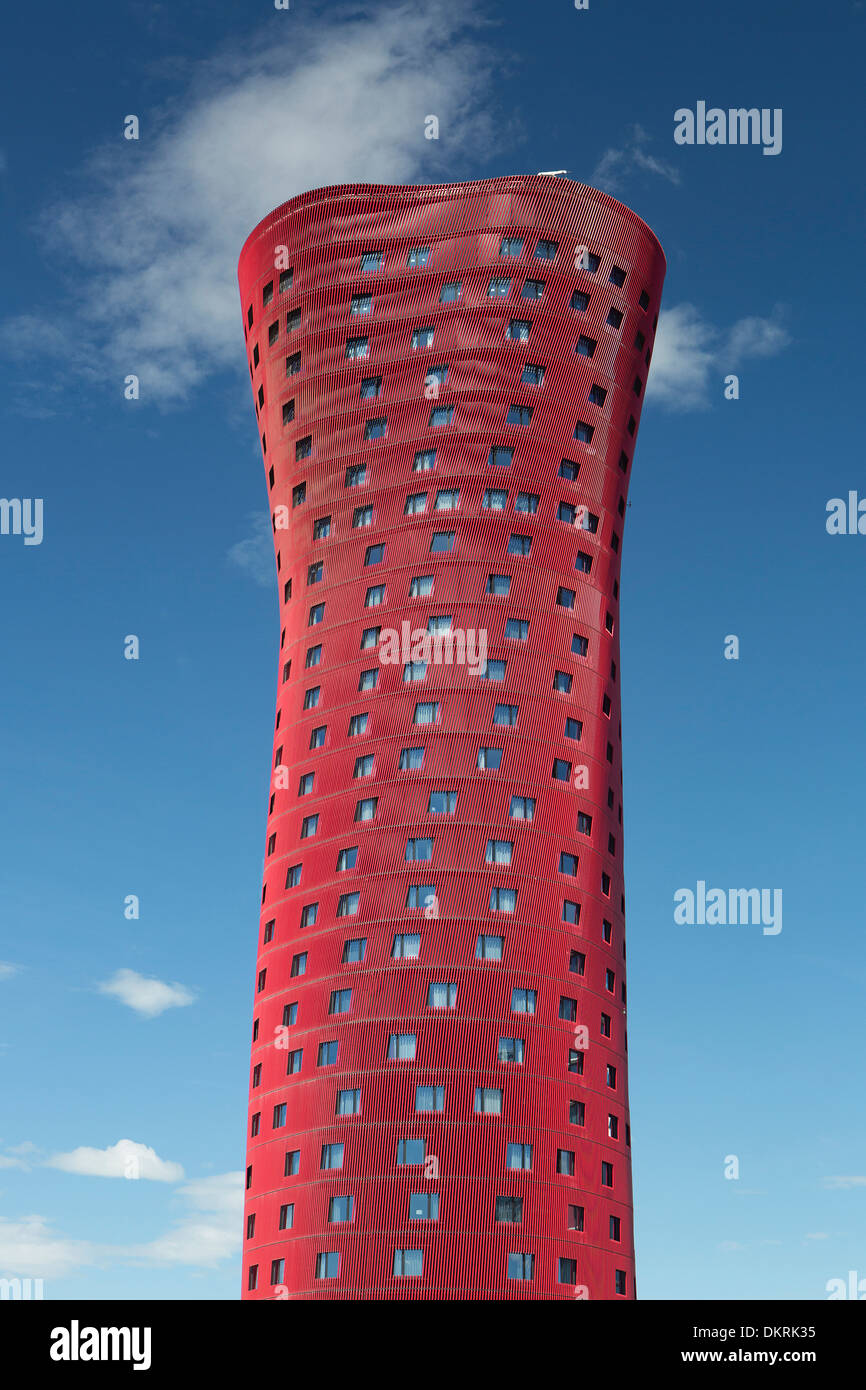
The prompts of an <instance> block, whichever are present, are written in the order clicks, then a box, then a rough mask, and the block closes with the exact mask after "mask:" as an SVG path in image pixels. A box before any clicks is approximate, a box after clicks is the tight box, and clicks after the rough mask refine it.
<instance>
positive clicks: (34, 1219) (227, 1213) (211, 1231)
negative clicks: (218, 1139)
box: [0, 1172, 244, 1280]
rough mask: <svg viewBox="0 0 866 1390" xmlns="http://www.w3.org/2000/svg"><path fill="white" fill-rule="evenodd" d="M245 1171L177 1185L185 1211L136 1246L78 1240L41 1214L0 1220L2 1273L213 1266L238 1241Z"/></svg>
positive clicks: (40, 1275) (59, 1274)
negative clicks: (150, 1238)
mask: <svg viewBox="0 0 866 1390" xmlns="http://www.w3.org/2000/svg"><path fill="white" fill-rule="evenodd" d="M243 1197H244V1192H243V1174H242V1173H240V1172H235V1173H219V1174H216V1175H214V1176H212V1177H207V1178H198V1179H193V1180H191V1181H190V1182H188V1183H185V1184H184V1186H183V1187H179V1188H178V1189H177V1192H176V1198H177V1200H179V1201H180V1202H182V1203H183V1204H184V1206H185V1207H186V1211H185V1212H183V1213H182V1214H181V1215H180V1216H178V1217H177V1218H176V1219H175V1220H174V1222H173V1223H172V1225H171V1226H170V1227H169V1229H168V1230H167V1231H166V1232H165V1233H164V1234H163V1235H160V1236H157V1237H156V1239H155V1240H152V1241H147V1242H145V1243H143V1244H137V1245H110V1244H100V1243H98V1242H96V1241H91V1240H77V1239H74V1238H72V1237H70V1236H67V1235H64V1234H63V1233H62V1232H60V1231H57V1230H56V1229H55V1228H54V1226H53V1225H52V1223H51V1222H50V1221H49V1219H48V1218H47V1217H45V1216H42V1215H28V1216H21V1217H17V1218H15V1219H12V1220H8V1219H5V1218H0V1273H2V1275H3V1277H4V1278H18V1279H32V1278H36V1279H46V1280H51V1279H62V1278H66V1277H68V1276H70V1275H73V1274H75V1273H77V1272H78V1271H79V1270H80V1269H82V1268H84V1267H87V1266H94V1265H99V1266H102V1267H111V1266H112V1265H130V1264H136V1265H141V1264H144V1265H154V1266H159V1265H187V1266H189V1267H190V1268H194V1269H213V1268H214V1267H215V1266H216V1265H218V1264H219V1262H220V1261H222V1260H225V1259H231V1258H235V1257H236V1256H237V1252H238V1251H239V1249H240V1245H241V1218H242V1213H243Z"/></svg>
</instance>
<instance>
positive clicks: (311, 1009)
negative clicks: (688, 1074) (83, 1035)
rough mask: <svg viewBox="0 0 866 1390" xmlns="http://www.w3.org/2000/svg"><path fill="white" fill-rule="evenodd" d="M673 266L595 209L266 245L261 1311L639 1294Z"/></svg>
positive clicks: (485, 188) (427, 213)
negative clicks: (645, 541) (667, 311)
mask: <svg viewBox="0 0 866 1390" xmlns="http://www.w3.org/2000/svg"><path fill="white" fill-rule="evenodd" d="M664 264H665V263H664V256H663V254H662V251H661V247H660V246H659V243H658V241H657V240H656V238H655V237H654V235H653V234H652V232H651V231H650V230H649V228H648V227H647V226H646V225H645V224H644V223H643V222H642V221H641V220H640V219H639V218H638V217H637V216H635V214H634V213H632V212H631V211H629V209H627V208H625V207H624V206H623V205H622V204H620V203H618V202H616V201H615V200H614V199H612V198H610V197H608V196H607V195H606V194H603V193H600V192H597V191H596V190H594V189H591V188H588V187H586V186H585V185H581V184H577V183H574V182H571V181H570V180H566V179H558V178H551V177H544V176H535V177H530V176H514V177H508V178H497V179H489V180H484V181H482V182H477V183H464V184H446V185H433V186H415V185H413V186H396V187H390V186H378V185H340V186H338V187H332V188H325V189H319V190H316V191H314V192H310V193H306V194H304V195H302V196H300V197H297V198H293V199H292V200H291V201H290V202H287V203H285V204H284V205H283V206H281V207H280V208H278V209H277V210H276V211H275V212H273V213H272V214H271V215H270V216H268V217H266V218H265V219H264V221H263V222H262V223H261V224H260V225H259V226H258V227H257V228H256V229H255V231H254V232H253V233H252V234H251V235H250V237H249V238H248V240H247V242H246V243H245V245H244V248H243V251H242V253H241V258H240V267H239V279H240V290H241V298H242V310H243V322H244V333H245V339H246V346H247V357H248V363H249V370H250V377H251V381H252V388H253V395H254V401H255V409H256V415H257V419H258V427H259V434H260V436H261V446H262V450H263V455H264V466H265V472H266V475H267V485H268V497H269V501H270V509H271V515H272V522H273V530H274V543H275V552H276V569H277V582H278V586H279V597H280V651H279V673H278V694H277V714H276V728H275V733H274V748H273V760H272V772H271V786H270V793H269V795H270V802H269V813H268V822H267V841H266V843H267V853H266V858H265V869H264V886H263V891H262V904H261V919H260V924H259V933H258V956H257V964H256V972H257V975H256V989H255V1004H254V1023H253V1041H252V1058H251V1084H250V1106H249V1117H248V1127H247V1134H248V1139H247V1144H248V1152H247V1165H248V1166H247V1173H246V1215H245V1242H244V1262H243V1293H244V1297H246V1298H251V1299H274V1298H303V1299H317V1298H336V1299H371V1298H372V1299H404V1298H410V1299H412V1298H414V1299H419V1298H420V1299H450V1298H455V1299H503V1298H518V1299H520V1298H529V1299H557V1298H565V1299H575V1298H577V1299H582V1298H590V1299H630V1298H633V1297H634V1295H635V1282H634V1249H633V1234H632V1186H631V1135H630V1129H629V1110H628V1091H627V1072H628V1067H627V1055H626V1047H627V1043H626V970H625V920H624V919H625V899H624V889H623V867H622V866H623V826H622V759H621V748H622V743H621V727H620V695H619V691H620V657H619V598H620V595H619V573H620V562H621V556H622V537H623V529H624V524H625V510H626V500H627V490H628V484H629V479H630V476H631V467H632V458H633V453H634V447H635V442H636V436H637V427H638V421H639V419H640V411H641V405H642V401H643V396H644V390H645V386H646V379H647V372H648V368H649V362H650V357H651V354H652V348H653V341H654V336H655V330H656V325H657V322H658V311H659V300H660V296H661V288H662V280H663V278H664Z"/></svg>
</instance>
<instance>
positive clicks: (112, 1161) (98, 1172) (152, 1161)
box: [45, 1139, 183, 1182]
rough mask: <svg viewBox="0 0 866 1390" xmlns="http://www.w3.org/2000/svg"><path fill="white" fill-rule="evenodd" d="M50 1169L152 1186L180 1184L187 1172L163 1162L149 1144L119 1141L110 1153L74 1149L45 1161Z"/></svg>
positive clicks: (178, 1166) (108, 1150) (108, 1151)
mask: <svg viewBox="0 0 866 1390" xmlns="http://www.w3.org/2000/svg"><path fill="white" fill-rule="evenodd" d="M45 1166H46V1168H60V1169H61V1170H62V1171H63V1172H64V1173H80V1174H82V1175H83V1176H85V1177H90V1178H129V1179H138V1178H140V1179H142V1180H144V1181H149V1182H180V1180H181V1179H182V1177H183V1168H182V1167H181V1165H180V1164H179V1163H171V1162H169V1161H167V1160H166V1159H164V1158H160V1157H159V1156H158V1155H157V1153H156V1152H155V1150H154V1149H151V1148H148V1146H147V1144H137V1143H136V1142H135V1140H133V1139H119V1140H118V1141H117V1143H116V1144H111V1145H109V1147H108V1148H107V1149H88V1148H79V1149H73V1150H72V1151H71V1152H70V1153H60V1154H55V1155H54V1156H53V1158H48V1159H46V1160H45Z"/></svg>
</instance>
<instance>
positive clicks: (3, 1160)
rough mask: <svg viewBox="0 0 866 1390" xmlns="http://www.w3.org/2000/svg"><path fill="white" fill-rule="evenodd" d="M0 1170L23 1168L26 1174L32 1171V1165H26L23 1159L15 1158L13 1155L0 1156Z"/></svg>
mask: <svg viewBox="0 0 866 1390" xmlns="http://www.w3.org/2000/svg"><path fill="white" fill-rule="evenodd" d="M0 1168H23V1170H24V1172H25V1173H27V1172H29V1171H30V1164H29V1163H25V1162H24V1159H23V1158H13V1157H12V1156H11V1154H0Z"/></svg>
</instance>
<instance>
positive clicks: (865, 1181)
mask: <svg viewBox="0 0 866 1390" xmlns="http://www.w3.org/2000/svg"><path fill="white" fill-rule="evenodd" d="M824 1186H825V1187H826V1188H829V1189H830V1191H831V1192H850V1191H852V1189H853V1188H855V1187H866V1177H848V1178H844V1177H832V1178H824Z"/></svg>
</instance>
